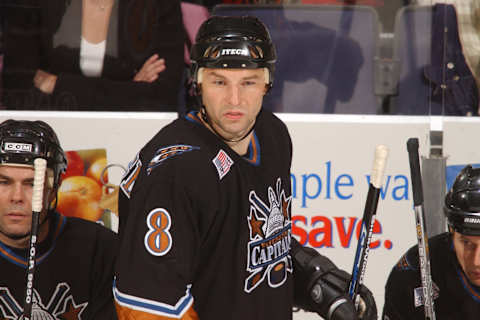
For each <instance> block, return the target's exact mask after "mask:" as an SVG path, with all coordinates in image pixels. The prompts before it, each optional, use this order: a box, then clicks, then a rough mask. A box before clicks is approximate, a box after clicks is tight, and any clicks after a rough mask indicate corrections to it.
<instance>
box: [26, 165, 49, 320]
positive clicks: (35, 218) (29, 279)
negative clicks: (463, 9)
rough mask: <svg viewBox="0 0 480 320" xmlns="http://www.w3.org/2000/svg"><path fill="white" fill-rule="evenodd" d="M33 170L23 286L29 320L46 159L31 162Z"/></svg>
mask: <svg viewBox="0 0 480 320" xmlns="http://www.w3.org/2000/svg"><path fill="white" fill-rule="evenodd" d="M33 167H34V170H35V173H34V176H33V193H32V230H31V233H30V246H29V250H28V261H27V276H26V288H25V301H24V305H23V319H24V320H30V319H31V317H32V302H33V301H32V299H33V275H34V272H35V255H36V245H37V236H38V223H39V216H40V212H41V211H42V201H43V186H44V182H45V171H46V170H47V160H45V159H42V158H37V159H35V160H34V162H33Z"/></svg>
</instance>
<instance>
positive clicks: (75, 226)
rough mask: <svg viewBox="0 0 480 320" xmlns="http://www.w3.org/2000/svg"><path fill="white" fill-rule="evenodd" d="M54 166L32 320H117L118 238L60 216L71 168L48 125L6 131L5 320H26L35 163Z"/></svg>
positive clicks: (0, 181) (2, 179)
mask: <svg viewBox="0 0 480 320" xmlns="http://www.w3.org/2000/svg"><path fill="white" fill-rule="evenodd" d="M36 158H43V159H45V160H47V173H46V178H45V187H44V193H43V208H44V209H43V210H42V212H41V213H40V215H39V231H38V240H37V246H36V267H35V269H34V270H35V271H34V280H33V292H32V301H33V303H32V315H31V319H68V320H73V319H75V320H76V319H83V320H84V319H92V320H93V319H96V320H98V319H116V314H115V307H114V304H113V296H112V291H111V284H112V281H113V264H114V257H115V253H116V245H117V244H116V241H117V240H116V236H115V234H114V233H113V232H111V231H110V230H108V229H106V228H104V227H102V226H100V225H97V224H95V223H93V222H89V221H85V220H80V219H77V218H66V217H63V216H61V215H60V214H59V213H57V212H56V211H55V205H54V204H52V203H55V201H56V194H57V190H58V187H59V185H60V179H61V178H60V177H61V174H62V172H64V171H65V169H66V166H67V162H66V158H65V155H64V152H63V150H62V148H61V147H60V145H59V141H58V139H57V136H56V134H55V132H54V131H53V129H52V128H51V127H50V126H49V125H48V124H46V123H45V122H42V121H15V120H7V121H4V122H2V123H1V124H0V319H15V320H19V319H24V318H23V306H24V303H23V301H24V297H25V292H26V281H25V275H26V269H27V257H28V248H29V241H30V231H31V221H32V185H33V180H34V169H33V160H34V159H36Z"/></svg>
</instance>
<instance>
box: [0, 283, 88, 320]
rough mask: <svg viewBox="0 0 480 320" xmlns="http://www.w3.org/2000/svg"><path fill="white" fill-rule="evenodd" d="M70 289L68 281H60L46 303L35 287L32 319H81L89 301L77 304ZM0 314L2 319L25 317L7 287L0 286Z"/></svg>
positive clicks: (13, 319) (14, 319) (18, 319)
mask: <svg viewBox="0 0 480 320" xmlns="http://www.w3.org/2000/svg"><path fill="white" fill-rule="evenodd" d="M69 291H70V286H69V285H68V284H67V283H65V282H62V283H59V284H58V285H57V287H56V289H55V292H54V293H53V295H52V297H51V298H50V301H49V302H48V304H46V305H45V304H44V303H43V302H42V298H41V297H40V295H39V294H38V292H37V290H35V289H33V307H32V319H42V320H43V319H45V320H50V319H52V320H55V319H64V320H81V319H82V317H81V315H82V312H83V310H84V309H85V308H86V307H87V305H88V302H84V303H80V304H76V303H75V300H74V299H73V296H72V295H71V294H70V295H68V293H69ZM0 316H2V317H3V318H1V319H12V320H20V319H23V309H22V308H21V307H20V304H19V303H18V302H17V301H16V300H15V298H14V297H13V295H12V294H11V293H10V291H9V290H8V288H6V287H0Z"/></svg>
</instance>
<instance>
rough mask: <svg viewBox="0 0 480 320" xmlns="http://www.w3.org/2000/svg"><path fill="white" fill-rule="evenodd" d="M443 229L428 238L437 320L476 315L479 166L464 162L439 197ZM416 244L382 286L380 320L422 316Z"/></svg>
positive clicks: (479, 304)
mask: <svg viewBox="0 0 480 320" xmlns="http://www.w3.org/2000/svg"><path fill="white" fill-rule="evenodd" d="M444 210H445V214H446V215H447V219H448V225H449V231H448V232H445V233H442V234H439V235H437V236H434V237H432V238H431V239H430V240H429V251H430V259H431V260H430V264H431V274H432V280H433V298H434V307H435V314H436V319H437V320H442V319H445V320H446V319H462V320H473V319H478V316H479V314H480V213H479V212H480V169H473V168H472V167H471V166H466V167H465V168H464V169H463V170H462V171H461V172H460V174H459V175H458V176H457V178H456V180H455V183H454V184H453V186H452V188H451V190H450V191H449V192H448V194H447V195H446V197H445V206H444ZM422 288H423V287H422V283H421V276H420V270H419V262H418V246H414V247H412V248H410V250H408V251H407V253H406V254H405V255H403V256H402V258H401V259H400V261H399V262H398V263H397V265H396V266H395V267H394V268H393V269H392V271H391V273H390V276H389V278H388V280H387V284H386V286H385V305H384V309H383V318H382V319H384V320H400V319H405V320H407V319H408V320H415V319H422V320H424V319H426V318H425V313H424V307H423V301H424V299H423V293H422Z"/></svg>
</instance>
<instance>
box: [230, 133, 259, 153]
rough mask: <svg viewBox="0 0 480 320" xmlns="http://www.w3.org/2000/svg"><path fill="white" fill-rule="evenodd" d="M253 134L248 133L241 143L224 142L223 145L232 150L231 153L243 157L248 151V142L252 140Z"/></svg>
mask: <svg viewBox="0 0 480 320" xmlns="http://www.w3.org/2000/svg"><path fill="white" fill-rule="evenodd" d="M252 134H253V132H250V134H249V135H247V136H246V137H245V138H243V139H242V140H241V141H237V142H228V141H225V143H226V144H227V145H228V146H229V147H230V148H232V150H233V151H235V152H236V153H238V154H239V155H240V156H243V155H244V154H246V153H247V151H248V146H249V144H250V140H251V138H252Z"/></svg>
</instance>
